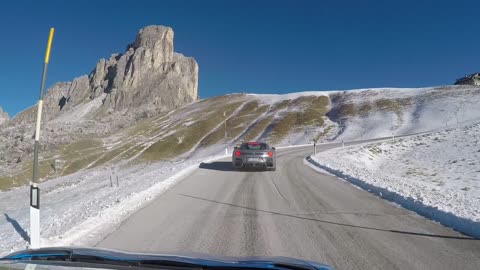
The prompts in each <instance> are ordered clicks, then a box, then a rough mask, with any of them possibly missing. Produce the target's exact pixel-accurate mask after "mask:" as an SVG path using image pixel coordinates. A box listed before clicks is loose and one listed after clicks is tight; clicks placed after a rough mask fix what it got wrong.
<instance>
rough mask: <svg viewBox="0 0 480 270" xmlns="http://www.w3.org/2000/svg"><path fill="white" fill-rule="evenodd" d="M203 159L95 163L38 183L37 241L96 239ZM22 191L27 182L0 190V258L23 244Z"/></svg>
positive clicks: (72, 242) (24, 194)
mask: <svg viewBox="0 0 480 270" xmlns="http://www.w3.org/2000/svg"><path fill="white" fill-rule="evenodd" d="M220 157H221V156H220ZM215 158H217V157H210V158H209V159H210V160H212V159H215ZM203 160H205V159H202V160H193V159H192V160H188V161H185V162H178V163H172V162H158V163H155V164H151V165H137V166H133V167H130V168H128V169H121V168H102V169H98V168H97V169H91V170H87V171H84V172H78V173H75V174H72V175H69V176H65V177H60V178H57V179H55V180H52V181H48V182H47V183H44V184H42V185H41V189H42V218H41V224H40V225H41V231H42V233H41V241H42V243H41V244H42V246H69V245H74V246H91V245H94V244H96V243H97V241H98V240H99V239H102V238H103V237H105V236H106V235H107V234H108V233H110V232H111V231H113V230H114V229H115V226H118V225H119V224H120V223H121V222H122V221H123V220H125V219H126V218H127V217H128V216H130V215H131V214H132V213H134V212H135V211H137V210H138V209H140V208H141V207H143V206H144V205H145V204H147V203H148V202H149V201H151V200H153V199H154V198H155V197H157V196H158V195H159V194H161V193H163V192H165V191H166V190H167V189H168V188H170V187H172V186H174V185H175V184H176V183H177V182H179V181H180V180H181V179H182V178H183V177H184V176H186V175H187V174H188V173H190V172H191V171H193V170H194V169H196V168H198V165H199V163H200V161H203ZM28 193H29V188H28V187H21V188H15V189H13V190H10V191H7V192H0V209H1V213H2V217H1V218H0V257H1V256H3V255H6V254H8V253H10V252H13V251H17V250H20V249H24V248H26V247H27V245H28V237H29V236H28V235H29V229H30V228H29V225H30V223H29V217H30V216H29V208H28V201H27V200H28V197H29V195H28Z"/></svg>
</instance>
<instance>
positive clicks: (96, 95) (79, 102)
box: [10, 25, 198, 125]
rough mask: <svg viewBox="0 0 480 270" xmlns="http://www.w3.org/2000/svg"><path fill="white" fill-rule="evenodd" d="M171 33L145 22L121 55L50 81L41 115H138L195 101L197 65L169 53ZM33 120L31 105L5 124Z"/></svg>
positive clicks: (82, 117) (48, 117)
mask: <svg viewBox="0 0 480 270" xmlns="http://www.w3.org/2000/svg"><path fill="white" fill-rule="evenodd" d="M173 36H174V35H173V30H172V29H171V28H170V27H165V26H155V25H152V26H147V27H145V28H143V29H141V30H140V31H139V33H138V34H137V36H136V38H135V41H134V42H133V43H132V44H129V45H128V46H127V50H126V51H125V52H124V53H123V54H113V55H111V56H110V58H108V59H100V60H99V61H98V62H97V64H96V66H95V68H94V69H93V71H92V72H91V73H90V74H89V75H88V76H86V75H85V76H81V77H78V78H75V79H74V80H73V81H72V82H60V83H56V84H54V85H53V86H52V87H50V89H48V91H47V93H46V96H45V99H44V110H43V112H44V116H43V119H44V120H54V119H68V120H69V121H72V120H88V119H95V118H96V119H98V118H102V117H105V116H107V115H110V114H115V112H121V114H122V115H124V116H125V115H138V114H139V113H143V112H145V111H147V112H152V111H153V112H158V111H168V110H171V109H174V108H177V107H180V106H183V105H186V104H188V103H191V102H193V101H195V100H196V99H197V97H198V93H197V87H198V65H197V63H196V61H195V60H194V59H193V58H189V57H185V56H183V55H182V54H179V53H175V52H174V51H173ZM65 114H68V115H70V117H66V116H64V115H65ZM34 121H35V108H34V107H31V108H29V109H27V110H25V111H23V112H21V113H19V114H18V115H17V116H15V117H14V118H13V119H12V121H11V123H10V124H11V125H18V124H25V123H32V122H34Z"/></svg>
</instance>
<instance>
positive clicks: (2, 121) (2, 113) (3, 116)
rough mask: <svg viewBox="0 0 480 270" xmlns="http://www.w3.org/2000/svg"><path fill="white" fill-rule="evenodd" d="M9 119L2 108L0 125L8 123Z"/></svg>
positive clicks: (0, 109) (0, 110)
mask: <svg viewBox="0 0 480 270" xmlns="http://www.w3.org/2000/svg"><path fill="white" fill-rule="evenodd" d="M8 119H9V117H8V114H7V113H6V112H4V111H3V109H2V107H0V125H2V124H4V123H6V122H7V121H8Z"/></svg>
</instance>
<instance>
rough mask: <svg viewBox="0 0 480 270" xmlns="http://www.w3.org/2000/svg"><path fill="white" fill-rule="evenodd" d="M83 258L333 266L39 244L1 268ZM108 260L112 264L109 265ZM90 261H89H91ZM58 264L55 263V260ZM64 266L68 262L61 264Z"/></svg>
mask: <svg viewBox="0 0 480 270" xmlns="http://www.w3.org/2000/svg"><path fill="white" fill-rule="evenodd" d="M82 258H89V259H91V258H95V260H96V261H98V262H101V263H102V268H107V269H116V267H115V266H116V262H119V263H120V262H144V264H145V263H148V262H172V263H178V264H180V265H192V266H198V267H201V268H207V269H208V268H230V269H242V268H258V269H332V268H330V267H329V266H327V265H324V264H321V263H317V262H312V261H306V260H300V259H293V258H288V257H228V256H212V255H205V254H198V253H181V254H147V253H131V252H124V251H116V250H110V249H98V248H75V247H65V248H63V247H61V248H41V249H30V250H25V251H19V252H15V253H12V254H10V255H8V256H6V257H4V258H2V259H0V262H3V263H0V268H1V266H2V264H3V266H6V264H12V263H14V264H19V263H28V264H35V262H39V263H41V264H42V265H43V266H45V265H46V263H49V262H57V261H60V262H66V263H68V262H71V261H75V262H82ZM109 262H111V263H112V265H111V266H112V267H109V264H108V263H109ZM90 263H92V261H90ZM56 265H58V264H56ZM62 266H63V267H65V266H68V264H62Z"/></svg>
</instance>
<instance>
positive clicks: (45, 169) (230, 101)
mask: <svg viewBox="0 0 480 270" xmlns="http://www.w3.org/2000/svg"><path fill="white" fill-rule="evenodd" d="M479 102H480V88H479V87H440V88H423V89H375V90H356V91H343V92H338V91H337V92H305V93H295V94H289V95H250V94H232V95H225V96H219V97H214V98H209V99H204V100H201V101H198V102H195V103H193V104H190V105H188V106H185V107H182V108H179V109H176V110H174V111H171V112H169V113H163V114H161V115H156V116H153V117H150V118H146V119H143V120H141V121H139V122H136V123H132V125H130V126H127V127H125V128H123V129H120V130H119V131H116V132H115V133H113V134H109V135H107V136H102V137H100V136H99V137H95V136H89V137H79V139H78V140H77V141H75V142H74V143H71V144H63V145H57V146H56V147H55V148H54V149H52V150H50V151H44V152H41V159H40V171H39V176H40V178H41V179H42V180H46V179H51V178H54V177H58V176H61V175H67V174H71V173H74V172H77V171H79V170H86V169H90V168H98V167H105V166H111V165H114V164H115V165H118V164H123V165H122V166H128V165H129V164H137V163H142V162H155V161H170V160H180V159H185V158H188V157H190V156H192V155H200V156H201V155H202V153H203V154H204V155H207V154H211V153H221V152H222V150H223V145H224V143H225V138H224V137H225V121H226V129H227V144H228V146H229V147H232V146H233V145H235V144H238V143H239V142H241V141H252V140H262V141H266V142H269V143H272V144H274V145H276V146H279V145H286V144H296V143H306V142H309V141H311V140H319V141H329V140H334V139H360V138H363V139H366V138H369V137H375V136H381V135H383V134H391V132H397V134H400V133H408V132H416V131H422V129H435V128H439V127H444V126H445V123H446V125H448V124H454V121H453V120H452V119H453V118H452V117H453V116H455V117H456V118H455V119H456V121H459V122H462V121H471V120H472V119H473V120H474V119H477V120H479V118H480V108H478V103H479ZM340 124H341V125H340ZM207 150H208V151H207ZM32 159H33V158H32V157H31V155H30V156H28V157H25V158H23V161H22V162H21V163H19V164H13V165H11V167H9V169H8V170H6V171H8V173H7V172H2V171H1V170H0V190H5V189H8V188H11V187H15V186H21V185H25V184H27V183H28V182H29V181H30V179H31V174H32ZM55 160H59V161H63V162H64V166H63V168H61V169H58V168H57V170H55V169H54V162H55Z"/></svg>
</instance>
